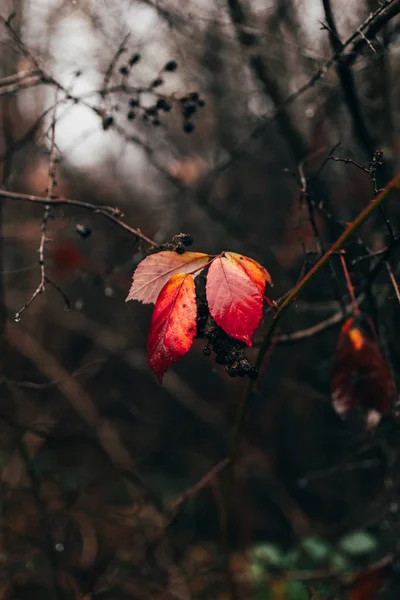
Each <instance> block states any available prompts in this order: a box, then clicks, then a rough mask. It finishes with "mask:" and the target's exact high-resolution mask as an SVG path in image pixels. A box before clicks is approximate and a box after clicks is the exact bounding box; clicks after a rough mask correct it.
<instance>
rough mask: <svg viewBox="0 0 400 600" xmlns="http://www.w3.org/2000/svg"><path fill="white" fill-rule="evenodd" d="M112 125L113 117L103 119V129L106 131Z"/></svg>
mask: <svg viewBox="0 0 400 600" xmlns="http://www.w3.org/2000/svg"><path fill="white" fill-rule="evenodd" d="M113 123H114V119H113V117H104V119H103V129H104V131H107V129H109V128H110V127H111V126H112V125H113Z"/></svg>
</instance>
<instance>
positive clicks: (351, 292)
mask: <svg viewBox="0 0 400 600" xmlns="http://www.w3.org/2000/svg"><path fill="white" fill-rule="evenodd" d="M339 256H340V262H341V263H342V269H343V273H344V277H345V279H346V285H347V290H348V292H349V296H350V300H351V305H352V307H353V315H357V314H358V313H359V312H360V309H359V308H358V302H357V299H356V295H355V293H354V286H353V284H352V282H351V277H350V273H349V270H348V268H347V265H346V259H345V257H344V254H343V253H342V252H341V253H340V255H339Z"/></svg>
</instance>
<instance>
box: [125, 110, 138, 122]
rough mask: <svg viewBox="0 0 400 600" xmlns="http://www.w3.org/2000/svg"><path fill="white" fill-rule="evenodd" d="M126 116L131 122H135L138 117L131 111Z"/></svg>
mask: <svg viewBox="0 0 400 600" xmlns="http://www.w3.org/2000/svg"><path fill="white" fill-rule="evenodd" d="M126 116H127V118H128V119H129V120H130V121H133V119H134V118H135V117H136V114H135V112H134V111H133V110H130V111H129V112H128V114H127V115H126Z"/></svg>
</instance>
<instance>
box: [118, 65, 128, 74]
mask: <svg viewBox="0 0 400 600" xmlns="http://www.w3.org/2000/svg"><path fill="white" fill-rule="evenodd" d="M119 72H120V73H121V75H129V68H128V67H127V66H126V65H123V66H122V67H120V69H119Z"/></svg>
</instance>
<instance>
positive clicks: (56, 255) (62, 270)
mask: <svg viewBox="0 0 400 600" xmlns="http://www.w3.org/2000/svg"><path fill="white" fill-rule="evenodd" d="M49 248H50V251H49V254H50V256H51V260H52V266H53V268H54V274H55V275H56V276H57V277H62V276H64V275H66V274H69V273H71V271H75V270H76V269H79V268H81V267H83V266H86V264H85V263H86V260H85V255H84V253H83V252H82V250H81V249H80V247H79V246H78V244H75V243H74V242H72V241H69V240H61V241H57V242H55V243H54V244H51V245H50V246H49Z"/></svg>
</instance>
